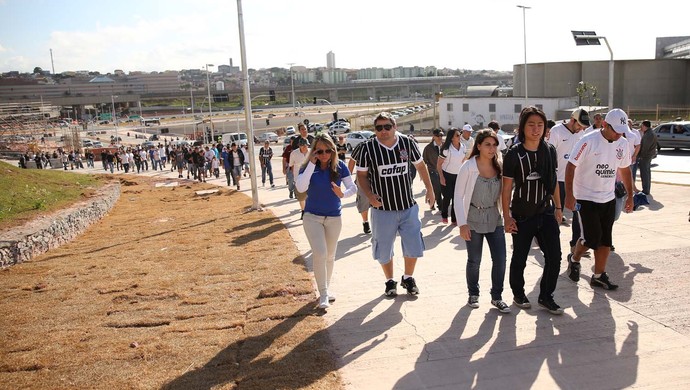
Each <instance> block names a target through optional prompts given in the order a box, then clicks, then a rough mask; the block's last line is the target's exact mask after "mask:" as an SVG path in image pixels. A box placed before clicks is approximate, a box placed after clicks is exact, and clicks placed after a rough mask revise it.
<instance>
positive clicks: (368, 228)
mask: <svg viewBox="0 0 690 390" xmlns="http://www.w3.org/2000/svg"><path fill="white" fill-rule="evenodd" d="M362 227H363V228H364V234H369V233H371V226H369V221H367V222H362Z"/></svg>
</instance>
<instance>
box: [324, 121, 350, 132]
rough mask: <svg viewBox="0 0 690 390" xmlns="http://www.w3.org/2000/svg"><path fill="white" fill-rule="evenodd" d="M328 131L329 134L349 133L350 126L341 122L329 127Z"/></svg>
mask: <svg viewBox="0 0 690 390" xmlns="http://www.w3.org/2000/svg"><path fill="white" fill-rule="evenodd" d="M328 131H329V132H330V133H331V134H340V133H349V132H350V124H349V123H343V122H338V123H334V124H332V125H331V127H329V128H328Z"/></svg>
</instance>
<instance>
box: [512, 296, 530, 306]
mask: <svg viewBox="0 0 690 390" xmlns="http://www.w3.org/2000/svg"><path fill="white" fill-rule="evenodd" d="M513 303H514V304H515V306H517V307H519V308H520V309H529V308H531V307H532V304H531V303H529V299H527V297H526V296H524V295H523V296H521V297H513Z"/></svg>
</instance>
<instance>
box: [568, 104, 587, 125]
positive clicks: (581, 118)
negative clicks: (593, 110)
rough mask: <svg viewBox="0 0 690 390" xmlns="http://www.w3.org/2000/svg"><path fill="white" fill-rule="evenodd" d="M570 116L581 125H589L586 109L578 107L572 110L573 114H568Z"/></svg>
mask: <svg viewBox="0 0 690 390" xmlns="http://www.w3.org/2000/svg"><path fill="white" fill-rule="evenodd" d="M570 117H571V118H573V119H575V120H576V121H577V123H579V124H580V125H581V126H584V127H589V113H588V112H587V111H586V110H584V109H582V108H578V109H577V110H575V111H573V114H572V115H570Z"/></svg>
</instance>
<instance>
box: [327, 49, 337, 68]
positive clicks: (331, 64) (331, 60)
mask: <svg viewBox="0 0 690 390" xmlns="http://www.w3.org/2000/svg"><path fill="white" fill-rule="evenodd" d="M326 68H328V69H335V53H333V52H332V51H329V52H328V54H326Z"/></svg>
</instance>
